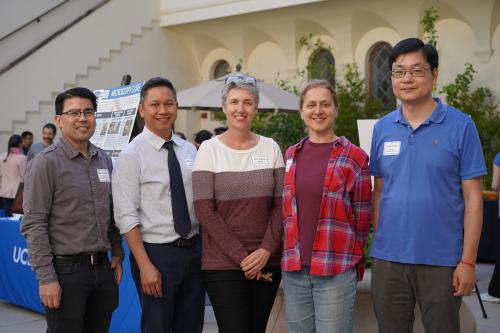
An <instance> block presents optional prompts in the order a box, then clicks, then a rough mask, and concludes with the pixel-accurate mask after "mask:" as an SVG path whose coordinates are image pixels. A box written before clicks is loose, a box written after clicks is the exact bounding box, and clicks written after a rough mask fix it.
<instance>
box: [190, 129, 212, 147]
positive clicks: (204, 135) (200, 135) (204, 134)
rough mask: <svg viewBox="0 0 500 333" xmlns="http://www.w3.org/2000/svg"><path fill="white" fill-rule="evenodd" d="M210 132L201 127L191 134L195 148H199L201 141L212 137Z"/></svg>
mask: <svg viewBox="0 0 500 333" xmlns="http://www.w3.org/2000/svg"><path fill="white" fill-rule="evenodd" d="M212 136H213V135H212V132H210V131H207V130H205V129H202V130H200V131H198V132H196V133H194V134H193V142H194V145H195V147H196V149H198V148H200V145H201V143H202V142H203V141H206V140H210V139H211V138H212Z"/></svg>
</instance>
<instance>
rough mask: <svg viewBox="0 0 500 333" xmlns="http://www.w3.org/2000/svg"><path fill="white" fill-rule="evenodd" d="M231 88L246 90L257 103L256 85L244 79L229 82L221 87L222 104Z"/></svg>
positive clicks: (257, 92) (257, 90)
mask: <svg viewBox="0 0 500 333" xmlns="http://www.w3.org/2000/svg"><path fill="white" fill-rule="evenodd" d="M233 89H243V90H246V91H248V92H249V93H251V94H252V95H253V97H254V100H255V103H256V104H257V105H258V104H259V89H258V88H257V86H256V85H254V84H251V83H247V82H244V81H238V82H230V83H228V84H226V85H224V88H222V104H224V103H226V100H227V95H228V94H229V92H230V91H231V90H233Z"/></svg>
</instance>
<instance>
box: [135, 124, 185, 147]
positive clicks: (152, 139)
mask: <svg viewBox="0 0 500 333" xmlns="http://www.w3.org/2000/svg"><path fill="white" fill-rule="evenodd" d="M142 133H143V134H144V138H145V139H146V141H147V142H149V143H150V144H151V145H152V146H153V148H154V149H156V150H157V151H159V150H160V149H161V148H162V147H163V144H164V143H165V142H167V141H170V140H165V139H163V138H161V137H159V136H158V135H156V134H155V133H153V132H152V131H151V130H149V129H148V128H147V127H146V126H144V129H143V130H142ZM171 140H172V141H173V142H174V144H175V145H177V146H180V145H181V143H182V139H181V138H180V137H178V136H177V135H175V133H174V132H173V131H172V136H171Z"/></svg>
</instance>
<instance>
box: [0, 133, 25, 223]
mask: <svg viewBox="0 0 500 333" xmlns="http://www.w3.org/2000/svg"><path fill="white" fill-rule="evenodd" d="M22 147H23V144H22V137H21V136H20V135H17V134H14V135H12V136H11V137H10V138H9V142H8V144H7V152H5V153H3V154H1V155H0V209H2V210H3V212H4V214H6V215H10V209H11V207H12V204H13V202H14V198H15V197H16V193H17V189H18V188H19V184H20V183H22V182H23V178H24V172H25V171H26V156H24V154H23V149H22Z"/></svg>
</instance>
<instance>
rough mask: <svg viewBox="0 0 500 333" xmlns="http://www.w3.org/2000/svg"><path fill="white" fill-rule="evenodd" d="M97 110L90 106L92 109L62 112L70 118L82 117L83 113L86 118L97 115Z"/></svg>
mask: <svg viewBox="0 0 500 333" xmlns="http://www.w3.org/2000/svg"><path fill="white" fill-rule="evenodd" d="M95 112H96V111H95V110H94V109H92V108H90V109H85V110H83V111H80V110H78V109H72V110H69V111H66V112H61V115H67V116H68V117H70V118H73V119H77V118H80V115H81V114H83V116H84V117H85V118H92V117H94V116H95Z"/></svg>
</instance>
